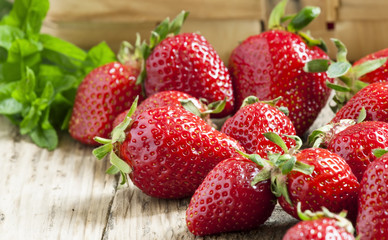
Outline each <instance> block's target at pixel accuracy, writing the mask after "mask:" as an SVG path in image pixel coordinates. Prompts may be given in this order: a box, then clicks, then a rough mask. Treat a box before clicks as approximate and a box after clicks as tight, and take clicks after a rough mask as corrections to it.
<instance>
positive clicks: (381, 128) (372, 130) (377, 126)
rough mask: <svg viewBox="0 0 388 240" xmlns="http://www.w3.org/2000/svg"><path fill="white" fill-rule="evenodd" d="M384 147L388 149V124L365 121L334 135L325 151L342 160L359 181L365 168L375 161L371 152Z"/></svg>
mask: <svg viewBox="0 0 388 240" xmlns="http://www.w3.org/2000/svg"><path fill="white" fill-rule="evenodd" d="M385 147H388V123H386V122H377V121H376V122H375V121H366V122H361V123H358V124H355V125H353V126H349V127H347V128H346V129H345V130H343V131H341V132H339V133H338V134H336V135H335V136H334V137H333V138H332V139H331V141H330V142H329V144H328V146H327V149H328V150H329V151H331V152H333V153H336V154H338V155H340V156H341V157H342V158H344V159H345V160H346V162H347V163H348V164H349V166H350V168H351V169H352V172H353V173H354V175H355V176H356V177H357V179H358V181H361V178H362V175H363V173H364V171H365V169H366V168H367V166H368V165H369V164H370V163H371V162H372V161H374V160H375V159H376V157H375V156H374V155H373V150H374V149H375V148H385Z"/></svg>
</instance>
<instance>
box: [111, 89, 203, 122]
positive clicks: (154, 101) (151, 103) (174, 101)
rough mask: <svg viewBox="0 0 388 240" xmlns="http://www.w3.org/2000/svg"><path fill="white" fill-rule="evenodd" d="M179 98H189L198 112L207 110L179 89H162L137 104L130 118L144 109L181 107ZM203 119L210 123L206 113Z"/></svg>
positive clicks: (122, 117)
mask: <svg viewBox="0 0 388 240" xmlns="http://www.w3.org/2000/svg"><path fill="white" fill-rule="evenodd" d="M180 100H190V101H191V102H192V103H193V104H194V106H195V107H196V108H197V109H198V110H199V111H200V112H203V113H204V112H205V111H206V110H207V109H206V108H205V106H204V104H202V103H201V102H200V101H199V100H198V99H196V98H194V97H193V96H191V95H189V94H187V93H184V92H180V91H162V92H158V93H155V94H154V95H152V96H150V97H148V98H146V99H145V100H144V101H143V102H142V103H141V104H139V106H138V107H137V108H136V111H135V112H134V113H133V115H132V118H135V117H136V116H137V115H138V114H139V113H141V112H143V111H145V110H149V109H153V108H158V107H164V106H175V107H182V108H183V106H182V103H181V101H180ZM129 110H130V109H127V110H125V111H124V112H122V113H120V114H119V115H118V116H117V117H116V119H115V120H114V122H113V126H114V127H116V126H117V125H119V124H120V123H121V122H122V121H123V120H124V118H125V117H126V115H127V114H128V112H129ZM204 120H205V121H208V122H209V123H210V118H209V115H208V114H207V115H206V114H204Z"/></svg>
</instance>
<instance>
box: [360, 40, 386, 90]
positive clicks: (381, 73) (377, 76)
mask: <svg viewBox="0 0 388 240" xmlns="http://www.w3.org/2000/svg"><path fill="white" fill-rule="evenodd" d="M386 57H388V48H386V49H382V50H380V51H377V52H374V53H371V54H368V55H367V56H365V57H363V58H361V59H359V60H357V61H356V62H354V64H353V66H358V65H361V64H363V63H364V62H367V61H370V60H374V59H380V58H386ZM360 80H361V81H363V82H367V83H374V82H386V81H388V64H387V63H386V62H385V63H384V64H383V65H382V66H380V67H379V68H377V69H376V70H374V71H371V72H369V73H366V74H365V75H363V76H361V77H360Z"/></svg>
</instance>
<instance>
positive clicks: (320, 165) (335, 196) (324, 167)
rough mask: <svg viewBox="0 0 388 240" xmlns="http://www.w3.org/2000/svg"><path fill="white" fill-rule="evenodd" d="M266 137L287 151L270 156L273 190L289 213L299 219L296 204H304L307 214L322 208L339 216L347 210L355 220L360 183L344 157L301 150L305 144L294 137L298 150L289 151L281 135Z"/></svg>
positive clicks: (320, 151) (312, 150) (270, 134)
mask: <svg viewBox="0 0 388 240" xmlns="http://www.w3.org/2000/svg"><path fill="white" fill-rule="evenodd" d="M264 135H265V136H266V137H267V138H268V139H270V140H271V141H273V142H275V143H277V144H278V145H279V146H281V147H282V149H283V151H284V152H285V154H283V155H280V154H269V156H268V158H269V159H270V160H271V162H272V164H271V166H272V170H271V180H272V190H273V192H274V193H275V195H276V196H277V197H278V202H279V204H280V206H281V207H282V208H283V209H284V210H285V211H286V212H287V213H289V214H290V215H291V216H293V217H295V218H298V214H297V208H296V204H297V203H298V202H300V203H301V204H302V205H301V206H302V210H303V211H305V210H310V211H319V210H320V209H321V207H326V208H327V209H328V210H330V211H332V212H335V213H339V212H341V211H342V210H347V211H348V213H349V219H352V220H354V219H355V217H356V212H357V195H358V190H359V183H358V181H357V178H356V176H354V174H353V173H352V171H351V169H350V167H349V165H348V164H347V163H346V161H345V160H344V159H343V158H341V157H340V156H339V155H337V154H335V153H332V152H330V151H328V150H326V149H321V148H306V149H303V150H301V151H299V150H298V148H299V147H300V146H301V145H302V142H301V140H300V139H298V138H297V137H293V138H294V139H296V140H297V145H296V147H294V148H292V149H290V150H288V149H287V147H286V145H285V143H284V142H283V140H282V139H281V138H280V137H279V136H278V135H277V134H275V133H266V134H264ZM307 170H308V171H307Z"/></svg>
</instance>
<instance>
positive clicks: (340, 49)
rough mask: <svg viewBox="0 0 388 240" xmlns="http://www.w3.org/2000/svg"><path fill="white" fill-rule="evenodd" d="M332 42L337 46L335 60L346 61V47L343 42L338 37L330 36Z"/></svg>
mask: <svg viewBox="0 0 388 240" xmlns="http://www.w3.org/2000/svg"><path fill="white" fill-rule="evenodd" d="M331 40H332V41H333V43H334V45H335V46H336V48H337V61H338V62H348V60H347V58H346V56H347V54H348V49H347V48H346V46H345V44H344V43H343V42H341V41H340V40H338V39H335V38H332V39H331Z"/></svg>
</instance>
